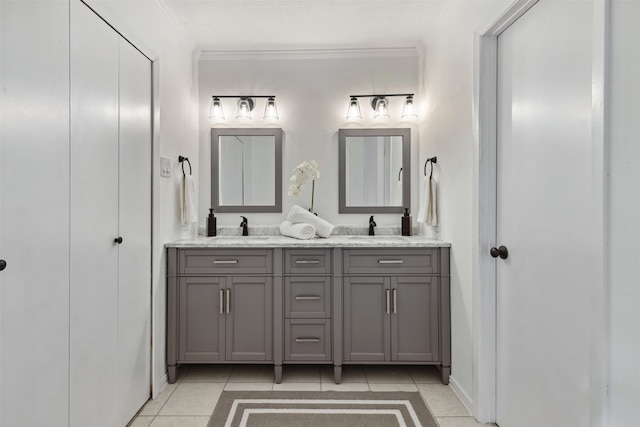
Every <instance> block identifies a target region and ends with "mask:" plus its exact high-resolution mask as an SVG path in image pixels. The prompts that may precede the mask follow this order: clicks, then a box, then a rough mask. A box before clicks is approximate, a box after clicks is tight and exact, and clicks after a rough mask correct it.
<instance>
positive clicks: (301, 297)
mask: <svg viewBox="0 0 640 427" xmlns="http://www.w3.org/2000/svg"><path fill="white" fill-rule="evenodd" d="M318 299H320V296H319V295H298V296H297V297H296V300H298V301H304V300H318Z"/></svg>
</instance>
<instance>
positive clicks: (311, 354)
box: [284, 319, 331, 361]
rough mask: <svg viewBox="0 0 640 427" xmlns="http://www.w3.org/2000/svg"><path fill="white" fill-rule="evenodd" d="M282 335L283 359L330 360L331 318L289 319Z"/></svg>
mask: <svg viewBox="0 0 640 427" xmlns="http://www.w3.org/2000/svg"><path fill="white" fill-rule="evenodd" d="M284 336H285V351H284V360H291V361H295V360H307V361H320V360H331V320H329V319H290V320H288V321H286V322H285V325H284Z"/></svg>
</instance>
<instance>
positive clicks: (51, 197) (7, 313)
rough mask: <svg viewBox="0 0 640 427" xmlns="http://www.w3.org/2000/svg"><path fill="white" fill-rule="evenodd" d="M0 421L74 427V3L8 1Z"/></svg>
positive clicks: (1, 101)
mask: <svg viewBox="0 0 640 427" xmlns="http://www.w3.org/2000/svg"><path fill="white" fill-rule="evenodd" d="M0 29H1V32H2V33H1V36H0V53H1V58H0V67H1V68H0V76H1V77H0V87H1V88H2V91H1V93H0V117H1V120H2V123H1V126H0V259H3V260H5V261H6V262H7V266H6V269H5V270H3V271H1V272H0V304H1V307H0V328H1V329H0V363H1V365H0V425H1V426H3V427H4V426H6V427H33V426H50V427H61V426H67V423H68V378H69V367H68V363H69V358H68V355H69V5H68V3H67V2H60V1H40V2H31V1H15V2H7V1H2V2H0Z"/></svg>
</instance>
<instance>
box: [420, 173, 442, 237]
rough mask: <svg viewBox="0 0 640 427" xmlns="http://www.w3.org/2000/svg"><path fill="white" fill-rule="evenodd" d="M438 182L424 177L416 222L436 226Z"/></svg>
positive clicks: (432, 178)
mask: <svg viewBox="0 0 640 427" xmlns="http://www.w3.org/2000/svg"><path fill="white" fill-rule="evenodd" d="M437 192H438V180H437V179H436V178H435V177H433V176H432V177H431V178H429V177H427V176H425V177H424V186H423V192H422V197H421V198H420V209H419V210H418V222H423V223H425V224H427V225H438V193H437Z"/></svg>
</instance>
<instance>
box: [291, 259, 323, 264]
mask: <svg viewBox="0 0 640 427" xmlns="http://www.w3.org/2000/svg"><path fill="white" fill-rule="evenodd" d="M296 264H320V260H319V259H297V260H296Z"/></svg>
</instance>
